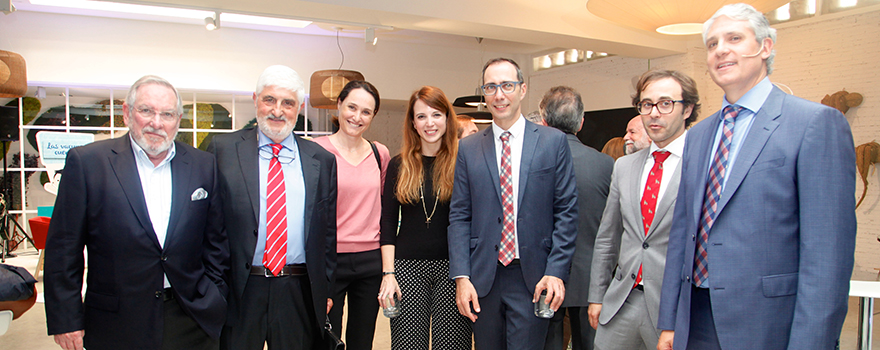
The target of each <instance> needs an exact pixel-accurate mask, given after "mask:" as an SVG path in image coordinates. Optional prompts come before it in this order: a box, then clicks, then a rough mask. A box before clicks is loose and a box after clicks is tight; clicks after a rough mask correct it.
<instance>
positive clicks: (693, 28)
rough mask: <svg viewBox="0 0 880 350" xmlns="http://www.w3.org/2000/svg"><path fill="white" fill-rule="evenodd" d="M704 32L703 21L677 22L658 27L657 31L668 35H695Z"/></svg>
mask: <svg viewBox="0 0 880 350" xmlns="http://www.w3.org/2000/svg"><path fill="white" fill-rule="evenodd" d="M702 32H703V24H702V23H676V24H668V25H665V26H662V27H660V28H657V33H660V34H667V35H693V34H700V33H702Z"/></svg>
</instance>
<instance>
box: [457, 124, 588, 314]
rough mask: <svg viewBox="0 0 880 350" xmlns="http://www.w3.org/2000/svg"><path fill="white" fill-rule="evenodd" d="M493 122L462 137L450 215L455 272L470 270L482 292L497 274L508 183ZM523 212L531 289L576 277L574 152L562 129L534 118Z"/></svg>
mask: <svg viewBox="0 0 880 350" xmlns="http://www.w3.org/2000/svg"><path fill="white" fill-rule="evenodd" d="M494 137H495V136H494V133H493V132H492V128H487V129H486V130H483V131H482V132H480V133H477V134H475V135H472V136H469V137H466V138H464V139H462V140H461V142H460V144H459V148H458V158H457V160H456V164H455V184H454V187H453V191H452V202H451V204H450V213H449V229H448V236H449V237H448V238H449V276H450V277H455V276H470V279H471V283H473V285H474V288H475V289H476V291H477V294H478V295H479V297H484V296H486V295H487V294H488V293H489V291H490V290H491V288H492V283H493V282H494V280H495V268H496V267H497V266H498V246H499V244H500V243H501V226H502V224H501V222H502V220H501V217H502V210H503V209H502V206H501V184H500V177H499V175H498V164H497V162H496V160H495V139H494ZM517 205H518V206H519V207H518V208H519V210H518V216H517V218H516V225H517V230H518V231H517V232H518V238H519V253H520V262H521V265H522V273H523V279H524V280H525V281H526V287H527V288H528V289H529V291H532V292H534V289H535V285H536V284H538V281H539V280H540V279H541V278H542V277H543V276H544V275H548V276H555V277H559V278H561V279H562V280H563V281H564V280H567V279H568V275H569V266H570V264H571V256H572V254H574V241H575V237H576V236H577V188H576V183H575V175H574V168H573V167H572V160H571V151H570V150H569V148H568V142H567V141H566V138H565V134H563V133H562V132H560V131H559V130H556V129H553V128H548V127H544V126H539V125H535V124H533V123H531V122H528V121H526V127H525V133H524V136H523V150H522V158H521V162H520V173H519V198H518V199H517Z"/></svg>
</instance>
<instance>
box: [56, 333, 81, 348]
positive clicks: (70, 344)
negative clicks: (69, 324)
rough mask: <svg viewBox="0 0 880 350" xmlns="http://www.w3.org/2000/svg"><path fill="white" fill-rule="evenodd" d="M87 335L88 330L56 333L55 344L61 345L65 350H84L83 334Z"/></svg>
mask: <svg viewBox="0 0 880 350" xmlns="http://www.w3.org/2000/svg"><path fill="white" fill-rule="evenodd" d="M85 335H86V331H84V330H79V331H73V332H70V333H64V334H56V335H55V344H58V345H60V346H61V348H62V349H64V350H82V349H83V336H85Z"/></svg>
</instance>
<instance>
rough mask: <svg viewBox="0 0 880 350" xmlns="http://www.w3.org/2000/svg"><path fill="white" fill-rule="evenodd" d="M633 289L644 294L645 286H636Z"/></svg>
mask: <svg viewBox="0 0 880 350" xmlns="http://www.w3.org/2000/svg"><path fill="white" fill-rule="evenodd" d="M633 289H638V290H640V291H642V292H644V291H645V285H644V284H637V285H636V286H635V287H633Z"/></svg>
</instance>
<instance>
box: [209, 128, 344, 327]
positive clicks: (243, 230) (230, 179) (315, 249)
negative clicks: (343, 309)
mask: <svg viewBox="0 0 880 350" xmlns="http://www.w3.org/2000/svg"><path fill="white" fill-rule="evenodd" d="M294 137H295V138H296V145H297V147H298V148H299V155H300V161H301V162H302V172H303V180H304V182H305V187H306V201H305V203H306V206H305V231H304V232H305V235H306V246H305V252H306V267H307V269H308V272H309V284H310V285H311V290H312V304H313V307H314V309H315V310H314V311H315V315H317V319H316V320H315V322H317V323H316V325H317V327H318V329H322V328H323V327H324V319H325V315H326V314H327V298H328V296H329V295H330V288H331V286H332V283H331V281H332V279H333V273H334V271H335V270H336V158H335V157H334V156H333V155H332V154H331V153H330V152H327V151H326V150H324V148H322V147H321V146H319V145H317V144H315V143H314V142H312V141H308V140H305V139H303V138H301V137H299V136H296V135H294ZM257 140H258V138H257V130H256V129H255V128H253V127H251V128H247V129H243V130H239V131H236V132H234V133H231V134H223V135H216V136H214V139H213V141H211V145H210V146H209V148H208V151H209V152H212V153H214V155H215V156H216V157H217V167H218V169H219V178H220V195H221V197H222V198H223V199H224V201H223V216H224V217H225V218H226V233H227V235H228V236H229V247H230V250H231V255H232V263H231V266H232V268H231V269H230V275H231V277H230V285H231V289H232V291H231V292H230V293H229V317H228V319H227V324H228V325H229V326H230V327H235V326H236V325H237V323H238V321H239V317H240V316H239V315H240V313H241V310H239V307H240V305H241V298H242V295H243V294H244V287H245V284H246V283H247V280H248V276H249V274H250V268H251V262H252V261H253V258H254V249H256V244H257V228H258V226H257V225H258V222H257V221H258V220H259V218H260V213H259V210H260V187H259V186H261V185H262V184H260V182H259V179H260V166H259V154H258V153H257V152H258V149H257V143H258V141H257ZM239 326H240V325H239Z"/></svg>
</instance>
